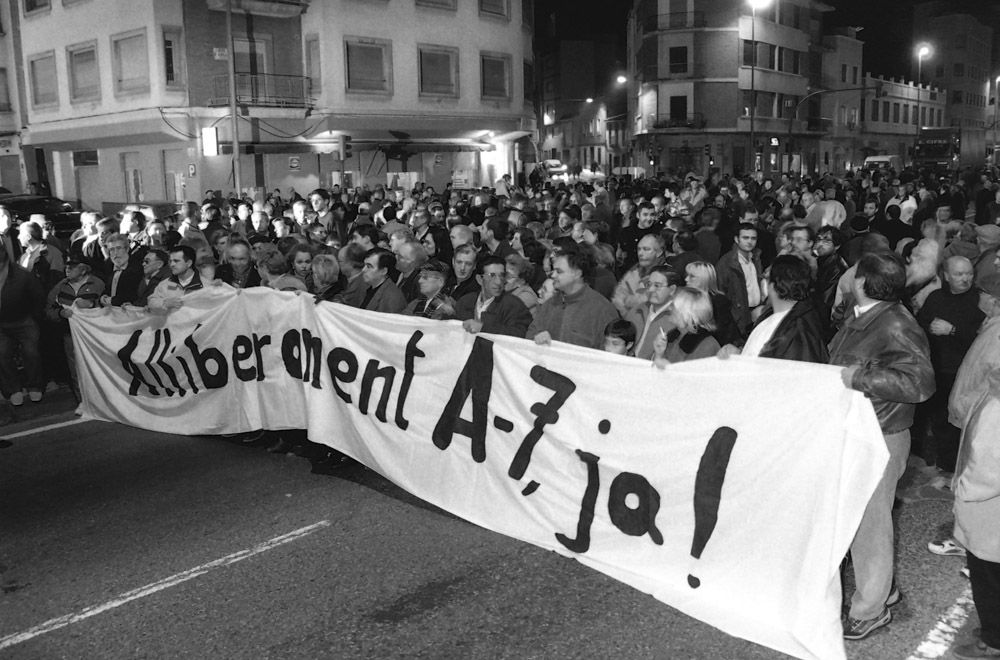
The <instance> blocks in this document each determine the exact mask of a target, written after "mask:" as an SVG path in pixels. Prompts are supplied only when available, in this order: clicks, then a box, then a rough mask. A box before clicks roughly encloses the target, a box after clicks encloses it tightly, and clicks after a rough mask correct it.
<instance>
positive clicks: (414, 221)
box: [410, 209, 431, 231]
mask: <svg viewBox="0 0 1000 660" xmlns="http://www.w3.org/2000/svg"><path fill="white" fill-rule="evenodd" d="M430 222H431V214H430V213H428V212H427V211H426V210H425V209H417V210H416V211H414V212H413V216H412V217H411V218H410V226H411V227H413V230H414V231H420V230H421V229H423V228H424V227H426V226H427V225H429V224H430Z"/></svg>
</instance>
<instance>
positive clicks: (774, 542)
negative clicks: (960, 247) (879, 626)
mask: <svg viewBox="0 0 1000 660" xmlns="http://www.w3.org/2000/svg"><path fill="white" fill-rule="evenodd" d="M71 324H72V328H73V334H74V342H75V346H76V351H77V360H78V365H79V367H80V377H81V385H82V389H83V391H84V397H85V401H84V404H83V405H84V412H85V414H86V415H88V416H90V417H93V418H96V419H103V420H108V421H115V422H121V423H125V424H130V425H133V426H137V427H142V428H148V429H152V430H156V431H163V432H169V433H185V434H205V433H235V432H240V431H249V430H253V429H258V428H271V429H281V428H302V427H306V426H307V427H308V429H309V438H310V439H311V440H313V441H316V442H321V443H325V444H328V445H330V446H331V447H336V448H337V449H340V450H342V451H344V452H346V453H347V454H350V455H351V456H353V457H355V458H357V459H358V460H359V461H361V462H363V463H364V464H365V465H368V466H369V467H371V468H372V469H374V470H377V471H378V472H379V473H381V474H382V475H384V476H385V477H387V478H389V479H391V480H392V481H394V482H395V483H397V484H399V485H400V486H402V487H403V488H405V489H406V490H408V491H409V492H411V493H413V494H414V495H416V496H418V497H420V498H422V499H424V500H426V501H428V502H431V503H432V504H435V505H437V506H439V507H441V508H443V509H445V510H447V511H450V512H452V513H454V514H456V515H458V516H461V517H463V518H465V519H467V520H469V521H471V522H473V523H476V524H478V525H481V526H483V527H485V528H488V529H491V530H494V531H497V532H500V533H502V534H506V535H508V536H512V537H515V538H518V539H521V540H524V541H527V542H529V543H532V544H535V545H537V546H540V547H543V548H548V549H550V550H554V551H556V552H558V553H560V554H563V555H565V556H568V557H573V558H575V559H577V560H578V561H580V562H582V563H584V564H586V565H588V566H590V567H592V568H595V569H597V570H599V571H602V572H603V573H605V574H607V575H610V576H612V577H614V578H616V579H618V580H621V581H622V582H625V583H627V584H630V585H632V586H633V587H635V588H637V589H639V590H641V591H644V592H646V593H650V594H652V595H653V596H655V597H656V598H657V599H659V600H661V601H663V602H664V603H667V604H669V605H671V606H673V607H675V608H677V609H679V610H681V611H683V612H685V613H687V614H689V615H691V616H693V617H696V618H698V619H700V620H702V621H705V622H707V623H709V624H711V625H713V626H716V627H718V628H719V629H721V630H723V631H725V632H727V633H729V634H732V635H736V636H739V637H743V638H745V639H748V640H751V641H754V642H757V643H759V644H763V645H766V646H769V647H771V648H774V649H777V650H779V651H782V652H784V653H788V654H790V655H794V656H797V657H802V658H843V657H844V645H843V639H842V631H841V625H840V603H841V590H840V579H839V571H838V567H839V564H840V560H841V559H842V558H843V556H844V555H845V554H846V552H847V550H848V548H849V546H850V543H851V540H852V539H853V537H854V533H855V531H856V529H857V526H858V524H859V521H860V520H861V515H862V513H863V512H864V509H865V506H866V504H867V502H868V499H869V497H870V495H871V493H872V492H873V491H874V489H875V486H876V484H877V483H878V481H879V478H880V477H881V475H882V471H883V469H884V467H885V464H886V462H887V460H888V453H887V451H886V448H885V444H884V441H883V440H882V435H881V432H880V431H879V427H878V423H877V421H876V418H875V415H874V412H873V411H872V407H871V404H870V403H869V402H868V401H867V400H866V399H865V398H864V397H863V396H862V395H861V394H859V393H857V392H853V391H851V390H848V389H846V388H845V387H844V386H843V384H842V383H841V381H840V377H839V373H838V370H837V369H835V368H832V367H827V366H821V365H808V364H803V363H797V362H785V361H779V360H764V359H740V358H734V359H731V360H727V361H720V360H716V359H709V360H699V361H696V362H691V363H684V364H678V365H673V366H671V367H669V368H667V369H666V370H658V369H654V368H651V367H650V366H649V364H648V363H647V362H643V361H640V360H636V359H632V358H622V357H618V356H613V355H609V354H605V353H601V352H597V351H590V350H587V349H580V348H576V347H573V346H568V345H564V344H554V345H552V346H547V347H541V346H536V345H535V344H533V343H532V342H529V341H525V340H522V339H515V338H509V337H498V336H490V335H479V336H473V335H470V334H467V333H466V332H464V331H463V330H462V328H461V326H460V325H459V324H458V323H457V322H447V323H446V322H437V321H426V320H421V319H414V318H411V317H404V316H396V315H385V314H377V313H371V312H364V311H360V310H356V309H352V308H348V307H345V306H342V305H335V304H327V303H322V304H319V305H316V304H314V302H313V300H312V299H311V298H310V297H307V296H295V295H293V294H290V293H276V292H272V291H267V290H254V289H250V290H246V291H244V292H242V293H240V294H239V295H236V294H234V293H233V292H232V291H231V290H220V289H211V290H206V291H203V292H198V293H194V294H189V296H187V297H185V304H184V306H183V307H182V308H181V309H180V310H177V311H175V312H172V313H171V314H170V315H169V316H166V317H164V316H162V315H161V316H155V315H147V314H145V313H140V312H122V311H112V312H109V311H106V310H81V311H79V312H77V313H76V314H75V315H74V316H73V318H72V319H71ZM817 420H819V421H818V423H817Z"/></svg>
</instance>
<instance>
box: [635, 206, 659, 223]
mask: <svg viewBox="0 0 1000 660" xmlns="http://www.w3.org/2000/svg"><path fill="white" fill-rule="evenodd" d="M637 220H638V224H639V226H640V227H648V226H650V225H651V224H653V223H654V222H655V221H656V207H655V206H653V205H652V204H651V203H649V202H643V203H641V204H639V212H638V216H637Z"/></svg>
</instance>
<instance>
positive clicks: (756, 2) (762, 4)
mask: <svg viewBox="0 0 1000 660" xmlns="http://www.w3.org/2000/svg"><path fill="white" fill-rule="evenodd" d="M747 2H748V3H749V5H750V45H751V48H752V51H753V59H752V60H751V61H750V167H751V169H752V170H754V171H756V169H757V144H756V136H755V134H754V118H755V117H756V115H757V89H756V80H755V73H756V71H757V10H758V9H767V7H768V5H770V4H771V0H747Z"/></svg>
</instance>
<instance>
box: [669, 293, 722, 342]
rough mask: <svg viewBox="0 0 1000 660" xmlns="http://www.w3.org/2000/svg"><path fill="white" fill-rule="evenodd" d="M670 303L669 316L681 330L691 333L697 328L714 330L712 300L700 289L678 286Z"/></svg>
mask: <svg viewBox="0 0 1000 660" xmlns="http://www.w3.org/2000/svg"><path fill="white" fill-rule="evenodd" d="M670 305H671V314H670V315H671V318H672V319H673V322H674V324H675V325H676V326H677V329H678V330H680V331H681V332H683V333H688V334H691V333H694V332H697V331H698V330H707V331H709V332H712V331H714V330H715V319H714V313H713V310H712V300H711V298H709V296H708V294H707V293H705V292H704V291H702V290H701V289H694V288H692V287H689V286H683V287H680V288H679V289H677V291H676V292H675V293H674V297H673V300H672V301H671V303H670Z"/></svg>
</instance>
